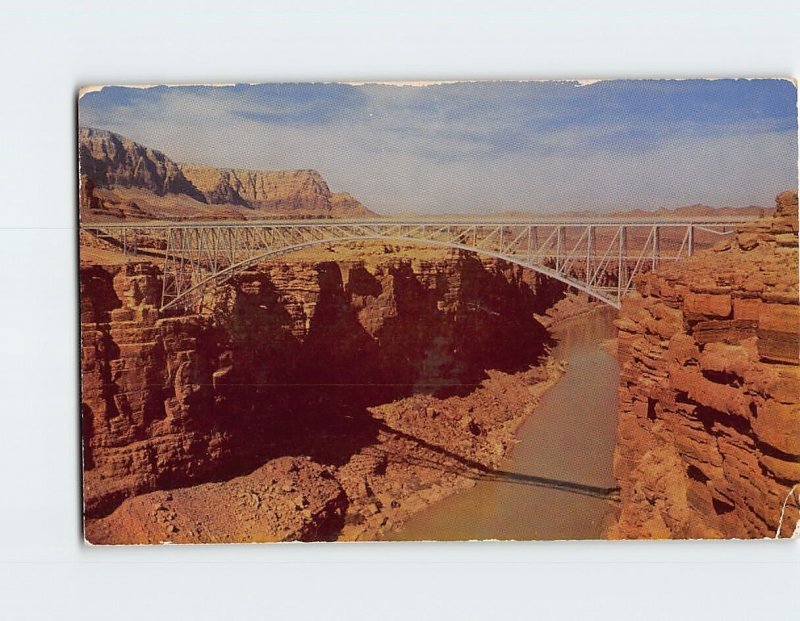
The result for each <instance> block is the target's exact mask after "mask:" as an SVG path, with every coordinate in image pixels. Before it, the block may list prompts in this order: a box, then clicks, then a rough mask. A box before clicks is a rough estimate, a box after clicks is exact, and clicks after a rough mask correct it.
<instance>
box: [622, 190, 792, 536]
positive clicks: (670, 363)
mask: <svg viewBox="0 0 800 621" xmlns="http://www.w3.org/2000/svg"><path fill="white" fill-rule="evenodd" d="M797 219H798V211H797V193H796V192H784V193H783V194H781V195H779V196H778V197H777V210H776V213H775V215H774V217H773V218H767V219H763V220H760V221H758V222H757V223H756V224H753V225H748V226H746V227H744V228H742V229H741V230H740V231H739V232H738V234H737V235H736V237H735V239H733V240H731V241H728V242H723V243H721V244H720V245H718V246H717V247H716V248H715V249H714V250H713V251H708V252H704V253H701V254H699V255H697V256H695V257H693V258H691V259H689V260H687V261H681V262H679V263H676V264H671V265H669V266H666V267H664V268H663V269H659V270H657V271H656V272H654V273H650V274H646V275H644V276H642V277H641V278H640V279H639V281H638V284H637V292H636V293H634V294H632V295H630V296H629V297H628V298H626V300H625V301H624V303H623V306H622V310H621V312H620V318H619V320H618V328H619V360H620V367H621V385H620V392H619V395H620V417H619V428H618V444H617V448H616V452H615V456H614V472H615V475H616V477H617V479H618V481H619V484H620V488H621V501H622V504H621V513H620V519H619V522H618V524H617V525H616V526H615V527H614V528H612V530H611V535H612V536H616V537H632V538H633V537H662V538H683V537H688V538H696V537H734V538H745V537H771V536H774V535H775V532H776V528H777V527H778V524H779V521H780V514H781V507H782V505H783V503H784V501H785V499H786V498H787V494H788V493H789V490H790V489H791V488H792V486H793V485H794V484H796V483H798V482H800V367H798V362H799V361H798V353H799V352H800V343H799V342H798V332H799V331H800V330H799V329H800V307H798V276H797V269H798V234H797V231H798V222H797ZM797 520H798V508H797V505H796V503H795V502H793V501H791V500H790V501H789V502H788V503H787V506H786V512H785V517H784V521H783V528H782V531H781V534H782V535H783V536H788V535H791V533H792V530H793V529H794V526H795V524H796V522H797Z"/></svg>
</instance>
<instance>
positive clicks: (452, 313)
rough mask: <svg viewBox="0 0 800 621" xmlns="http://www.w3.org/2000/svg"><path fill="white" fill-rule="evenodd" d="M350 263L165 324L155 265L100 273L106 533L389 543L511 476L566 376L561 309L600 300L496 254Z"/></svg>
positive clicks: (276, 280) (101, 478) (92, 269)
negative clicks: (556, 349) (508, 458)
mask: <svg viewBox="0 0 800 621" xmlns="http://www.w3.org/2000/svg"><path fill="white" fill-rule="evenodd" d="M107 252H111V251H110V250H108V251H107ZM326 252H328V253H330V251H326ZM333 254H334V256H333V257H331V258H328V259H327V260H320V258H319V257H317V256H312V257H306V258H304V255H302V254H300V255H298V256H297V257H296V258H295V259H294V260H290V261H282V262H275V263H264V264H259V265H258V266H256V267H254V268H253V269H252V270H251V271H249V272H246V273H244V274H242V275H240V276H238V277H237V278H235V279H234V280H232V281H231V282H229V283H228V284H227V285H225V286H224V287H221V288H220V289H219V290H218V291H217V294H216V296H215V298H216V302H215V305H214V307H213V309H211V310H210V312H208V313H206V314H204V315H192V314H185V313H182V312H178V313H175V314H172V315H170V314H165V315H164V316H161V315H160V314H159V313H158V311H157V304H158V294H159V293H160V274H159V270H158V268H157V267H156V266H155V265H153V264H151V263H148V262H139V263H127V264H124V263H123V264H118V265H97V264H91V263H89V262H84V264H83V265H82V266H81V322H82V324H81V325H82V396H83V399H82V420H83V425H84V428H83V456H84V510H85V514H86V516H87V520H86V537H87V540H89V541H91V542H94V543H146V542H157V541H175V542H213V541H277V540H292V539H299V540H319V539H336V538H338V539H345V540H348V539H360V538H369V539H373V538H376V537H377V536H378V535H379V534H380V533H381V532H384V531H387V530H390V529H392V528H396V527H397V526H399V525H401V524H402V523H403V521H404V520H405V519H407V517H408V516H410V515H411V514H413V513H415V512H417V511H419V510H420V509H421V508H424V507H425V506H427V505H429V504H431V503H433V502H435V501H436V500H438V499H441V498H443V497H445V496H447V495H449V494H451V493H453V492H454V491H456V490H457V489H461V488H464V487H468V486H471V485H473V484H474V481H475V480H476V478H479V477H481V476H485V475H487V474H491V472H492V470H493V468H496V466H497V465H498V464H499V460H500V459H501V458H502V457H503V455H504V454H505V453H506V452H507V451H508V449H509V447H510V446H512V445H513V443H514V431H515V429H516V427H517V426H518V425H519V424H520V423H521V422H522V421H523V420H524V419H525V417H526V416H528V415H530V413H531V412H532V411H533V408H534V407H535V405H536V403H537V402H538V399H539V398H540V396H541V394H542V393H543V392H544V391H545V390H546V388H547V387H548V386H549V385H550V384H551V383H552V381H553V380H554V379H555V378H556V377H558V376H559V374H560V373H561V371H562V369H560V368H559V366H558V365H556V364H555V363H554V362H553V361H552V359H551V358H550V356H549V355H548V343H549V335H548V332H547V330H546V329H545V326H544V325H543V323H547V322H548V321H551V320H552V317H547V316H545V313H547V312H548V310H550V309H552V308H553V307H554V305H555V306H556V307H558V301H559V300H561V301H562V304H563V305H565V307H567V308H570V304H572V305H573V306H577V307H582V304H581V303H576V302H575V300H574V296H568V295H566V292H565V290H564V286H563V285H561V284H560V283H556V282H554V281H551V280H550V279H547V278H545V277H542V276H540V275H537V274H535V273H532V272H529V271H525V270H522V269H521V268H519V267H516V266H513V265H510V264H508V263H505V262H502V261H499V260H495V259H484V260H480V259H477V258H476V257H474V256H472V255H469V254H462V253H458V252H455V251H453V252H451V253H443V252H441V251H425V250H420V249H416V250H414V249H409V248H402V247H392V246H384V245H373V246H369V247H368V248H365V247H364V246H363V245H360V244H353V245H352V247H350V248H343V249H340V250H339V251H338V252H334V253H333ZM410 256H411V257H413V258H409V257H410ZM356 257H358V258H356ZM551 313H552V311H551ZM537 317H538V318H539V319H541V321H540V320H539V319H537ZM521 404H524V407H520V405H521Z"/></svg>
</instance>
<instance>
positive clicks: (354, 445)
mask: <svg viewBox="0 0 800 621" xmlns="http://www.w3.org/2000/svg"><path fill="white" fill-rule="evenodd" d="M317 270H318V272H319V286H320V292H319V299H318V301H317V304H316V307H315V310H314V314H313V318H312V319H311V322H310V325H309V326H308V331H307V335H306V336H305V338H303V339H299V338H297V337H295V336H293V335H292V334H291V332H290V331H289V330H287V329H286V326H287V325H289V324H290V323H291V317H289V315H288V313H287V310H286V306H285V304H284V303H283V301H282V299H281V294H280V293H279V291H277V290H276V288H275V286H274V285H273V284H272V282H271V281H269V280H268V279H267V278H265V275H264V274H263V273H259V274H257V275H255V276H253V277H252V278H253V279H257V280H258V286H256V287H253V286H252V285H253V283H252V282H251V283H244V282H239V283H237V284H236V285H235V286H236V288H237V291H236V296H235V302H234V304H233V309H232V312H231V313H230V315H228V316H226V317H224V318H223V319H222V320H221V321H220V322H219V328H218V329H219V330H220V343H221V344H220V349H221V350H224V352H223V353H222V354H221V355H222V358H223V360H224V362H226V363H227V364H228V370H227V371H225V372H224V373H223V374H222V376H221V377H219V378H218V381H217V382H216V386H215V395H216V400H217V408H218V409H219V415H220V416H221V417H222V418H223V419H224V420H225V421H227V422H226V426H227V425H228V424H230V425H231V426H230V427H229V428H228V431H230V433H231V436H232V437H233V438H238V439H237V440H235V441H234V443H233V448H232V459H231V462H232V466H233V467H234V469H235V470H237V471H247V470H250V469H252V468H254V467H257V466H258V465H260V464H261V463H263V462H264V461H266V460H268V459H271V458H274V457H277V456H280V455H287V454H288V455H308V456H310V457H312V459H314V460H316V461H319V462H321V463H326V464H330V465H334V466H338V465H342V464H344V463H346V462H347V461H348V460H349V459H350V457H351V456H352V455H353V454H354V453H356V452H358V451H359V450H361V449H362V448H364V447H365V446H367V445H370V444H373V443H374V442H375V441H376V438H377V434H378V430H379V425H380V421H377V420H375V419H374V418H373V417H372V416H371V415H370V413H369V412H368V411H367V408H369V407H370V406H374V405H378V404H381V403H387V402H390V401H393V400H395V399H398V398H401V397H404V396H407V395H410V394H412V393H419V392H426V393H430V394H433V395H435V396H437V397H447V396H450V395H465V394H467V393H469V392H471V391H472V390H474V389H475V387H476V386H477V385H478V384H479V383H480V382H481V381H482V380H483V379H484V378H485V377H486V370H487V369H498V370H502V371H506V372H513V371H519V370H522V369H525V368H527V367H529V366H530V365H532V364H536V363H538V362H540V361H541V360H542V357H543V356H545V355H546V353H547V351H548V347H549V346H550V345H551V340H550V337H549V334H548V333H547V331H546V330H545V329H544V327H543V326H542V325H541V324H540V323H538V322H537V321H536V320H535V319H534V318H533V313H534V312H543V311H544V310H545V308H546V307H547V306H549V305H550V304H552V302H553V300H552V299H547V298H546V296H544V295H542V294H541V292H540V294H539V295H537V293H536V292H535V291H533V289H532V288H531V286H530V285H528V284H526V283H524V282H521V281H513V280H512V281H509V280H508V279H507V278H506V277H505V276H504V275H503V274H501V273H492V272H490V271H488V270H487V269H486V268H485V266H484V265H483V264H482V263H481V262H480V261H479V260H478V259H476V258H472V257H461V258H460V260H459V275H460V281H459V283H458V287H457V291H448V287H450V288H452V284H453V283H452V281H450V282H448V281H447V275H445V274H441V275H439V274H437V275H436V276H435V278H436V282H435V283H434V285H433V286H431V285H430V283H423V282H422V281H421V280H420V278H419V275H418V274H415V273H414V272H413V271H412V269H411V267H410V265H408V264H402V263H401V264H398V265H397V266H395V267H393V268H391V270H390V272H389V274H388V276H389V278H383V279H378V278H377V277H376V276H374V275H373V274H371V273H370V272H368V271H367V270H365V269H364V268H355V269H352V270H350V272H349V274H348V275H347V276H348V278H347V281H346V282H344V281H343V277H342V272H341V269H340V266H339V265H337V264H336V263H333V262H331V263H322V264H319V265H318V266H317ZM246 284H248V285H249V286H245V285H246ZM387 287H390V288H391V292H390V293H391V295H390V296H389V299H388V300H384V301H383V302H384V303H385V304H387V305H388V307H389V308H388V309H387V308H386V307H383V308H381V307H379V306H378V307H375V308H372V309H371V308H370V300H372V301H375V300H379V299H380V298H381V296H384V297H385V296H386V289H387ZM548 294H549V296H550V298H557V297H558V296H560V295H563V291H562V290H561V289H560V288H556V291H552V290H548ZM448 295H450V296H451V299H448ZM365 300H366V302H365ZM357 301H360V302H357ZM359 312H361V313H362V314H363V313H366V314H367V315H369V314H370V313H372V312H374V313H375V314H378V315H381V321H380V322H379V323H380V325H379V326H378V327H377V328H376V329H375V330H374V332H373V333H372V334H370V333H369V332H368V331H367V329H366V328H365V327H364V319H363V317H361V318H360V317H359Z"/></svg>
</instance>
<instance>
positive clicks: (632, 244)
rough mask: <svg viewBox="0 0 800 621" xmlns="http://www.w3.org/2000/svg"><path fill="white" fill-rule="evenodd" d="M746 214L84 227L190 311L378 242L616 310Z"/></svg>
mask: <svg viewBox="0 0 800 621" xmlns="http://www.w3.org/2000/svg"><path fill="white" fill-rule="evenodd" d="M754 219H756V218H755V217H750V216H733V217H722V218H682V219H669V218H630V219H617V218H613V219H612V218H608V219H603V218H549V219H543V218H530V219H524V220H488V221H487V220H480V221H477V220H475V221H473V220H468V219H461V218H459V219H413V220H390V219H385V220H384V219H380V220H377V219H376V220H333V219H329V220H276V221H263V222H262V221H258V222H257V221H236V222H222V221H212V222H160V221H159V222H132V223H108V224H85V225H82V226H81V230H83V231H88V232H89V233H91V234H94V235H96V236H97V237H98V238H100V239H103V240H105V241H107V242H109V243H111V244H113V245H115V246H117V247H118V248H120V249H121V250H122V251H123V252H124V253H125V254H126V255H129V256H131V255H132V256H136V255H143V254H148V255H151V256H153V255H155V256H157V257H160V258H161V259H162V260H163V279H162V294H161V310H162V311H166V310H168V309H171V308H176V307H184V308H190V307H192V306H195V305H197V304H198V303H199V302H200V301H201V300H202V298H203V295H204V294H205V292H206V291H207V290H208V289H209V288H212V287H215V286H218V285H220V284H222V283H223V282H225V281H226V280H228V279H229V278H231V277H232V276H233V275H235V274H236V273H238V272H241V271H243V270H245V269H247V268H248V267H250V266H252V265H253V264H255V263H257V262H259V261H262V260H266V259H270V258H272V257H276V256H279V255H282V254H287V253H290V252H294V251H296V250H300V249H303V248H308V247H311V246H317V245H328V244H335V243H341V242H350V241H363V240H378V241H383V242H410V243H414V244H425V245H430V246H440V247H445V248H452V249H458V250H464V251H467V252H473V253H478V254H482V255H486V256H490V257H496V258H499V259H503V260H505V261H508V262H510V263H515V264H517V265H521V266H523V267H526V268H529V269H532V270H535V271H537V272H539V273H541V274H544V275H546V276H550V277H552V278H555V279H557V280H559V281H561V282H563V283H565V284H567V285H569V286H571V287H574V288H575V289H578V290H580V291H584V292H585V293H587V294H589V295H590V296H592V297H594V298H596V299H598V300H601V301H603V302H605V303H606V304H609V305H610V306H613V307H615V308H619V307H620V304H621V300H622V298H623V296H624V295H625V294H626V293H627V292H628V291H629V290H630V289H631V287H632V285H633V279H634V277H635V276H636V275H637V274H640V273H643V272H645V271H649V270H652V269H655V268H656V267H658V265H659V264H661V263H663V262H666V261H676V260H679V259H681V258H683V257H688V256H691V255H693V254H694V252H695V250H697V249H698V248H701V247H708V246H710V245H711V244H712V243H713V241H714V240H715V238H716V237H717V236H720V235H727V234H730V233H732V232H734V231H735V230H736V227H737V226H738V225H740V224H742V223H744V222H748V221H751V220H754Z"/></svg>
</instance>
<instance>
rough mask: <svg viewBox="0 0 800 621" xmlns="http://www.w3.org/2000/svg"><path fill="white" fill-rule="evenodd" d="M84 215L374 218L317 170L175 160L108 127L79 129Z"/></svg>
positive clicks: (94, 218) (86, 218) (106, 217)
mask: <svg viewBox="0 0 800 621" xmlns="http://www.w3.org/2000/svg"><path fill="white" fill-rule="evenodd" d="M78 157H79V163H80V174H81V184H80V207H81V218H82V219H83V220H84V221H97V220H113V219H120V218H128V219H129V218H134V219H149V220H152V219H186V218H195V219H197V218H202V219H216V218H221V219H246V218H259V217H260V218H265V217H288V218H308V217H322V218H343V217H363V216H374V215H375V214H374V213H373V212H371V211H369V210H368V209H367V208H366V207H364V205H362V204H361V203H360V202H359V201H357V200H356V199H355V198H353V197H352V196H351V195H350V194H348V193H346V192H341V193H338V194H334V193H332V192H331V191H330V189H329V188H328V184H327V183H326V182H325V180H324V179H323V178H322V175H320V174H319V173H318V172H317V171H315V170H277V171H270V170H243V169H236V170H233V169H225V168H214V167H211V166H195V165H193V164H177V163H175V162H174V161H172V160H171V159H170V158H169V157H167V156H166V155H164V154H163V153H161V152H160V151H156V150H154V149H151V148H149V147H146V146H144V145H141V144H139V143H137V142H134V141H133V140H130V139H129V138H125V137H124V136H120V135H118V134H115V133H113V132H110V131H105V130H99V129H91V128H80V130H79V132H78Z"/></svg>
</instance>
